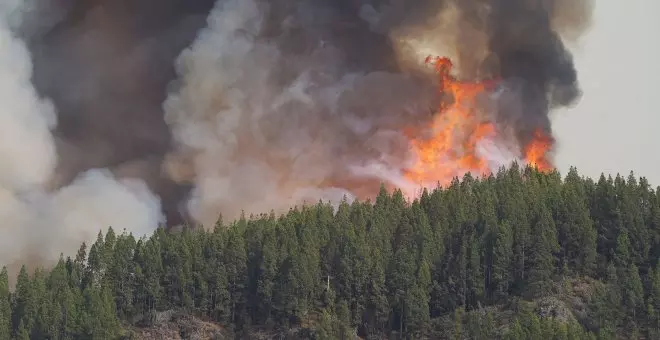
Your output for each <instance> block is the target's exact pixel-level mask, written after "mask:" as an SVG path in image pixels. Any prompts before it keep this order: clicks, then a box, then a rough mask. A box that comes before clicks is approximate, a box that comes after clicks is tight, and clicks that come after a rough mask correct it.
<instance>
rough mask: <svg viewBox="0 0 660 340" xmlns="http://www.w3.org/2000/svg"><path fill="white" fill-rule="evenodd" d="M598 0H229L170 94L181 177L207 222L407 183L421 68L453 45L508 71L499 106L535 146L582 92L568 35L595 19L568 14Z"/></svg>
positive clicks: (484, 64)
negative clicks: (552, 116) (559, 110)
mask: <svg viewBox="0 0 660 340" xmlns="http://www.w3.org/2000/svg"><path fill="white" fill-rule="evenodd" d="M588 6H590V4H589V3H587V2H586V1H573V2H568V1H524V0H519V1H503V0H500V1H485V0H471V1H465V0H461V1H458V0H456V1H444V2H442V1H412V2H411V1H405V2H404V1H394V0H392V1H361V2H346V1H323V0H316V1H304V2H290V1H259V0H240V1H239V0H224V1H218V2H217V3H216V6H215V8H214V9H213V11H212V13H211V14H210V16H209V18H208V27H207V28H206V29H204V30H203V31H202V32H201V33H200V34H199V36H198V37H197V40H196V41H195V42H194V44H193V45H192V46H191V47H190V48H189V49H187V50H186V51H184V52H183V54H182V55H181V57H180V59H179V61H178V64H177V66H178V73H179V75H180V77H181V78H180V79H179V84H178V89H177V90H176V91H175V92H174V93H173V94H172V95H171V96H170V97H169V98H168V100H167V101H166V102H165V120H166V122H167V123H168V124H169V126H170V127H171V129H172V132H173V136H174V140H175V142H176V146H177V149H176V152H175V153H173V154H172V155H171V156H172V157H171V158H170V160H169V162H168V164H167V165H168V166H169V169H170V174H172V175H173V177H174V178H176V179H178V180H181V181H191V182H192V183H193V184H194V190H193V194H192V198H191V200H190V202H189V211H190V213H191V214H192V216H193V217H194V218H195V219H197V220H199V221H203V222H205V223H210V222H212V221H213V219H214V218H215V217H216V216H217V213H218V212H223V213H225V214H227V215H230V216H231V217H234V216H236V214H238V213H240V212H241V210H247V211H248V212H259V211H264V210H267V209H270V208H281V207H286V206H289V205H291V204H293V203H298V202H301V201H302V200H308V201H313V200H316V199H319V198H322V199H337V198H338V196H342V195H347V196H348V197H351V196H352V195H356V194H357V195H362V194H365V193H366V194H367V195H368V194H373V193H374V190H375V186H373V185H370V186H369V184H374V183H378V182H380V181H383V180H384V181H386V182H389V183H391V184H393V185H395V186H407V185H409V183H406V182H405V180H403V179H402V178H401V177H400V175H398V171H397V170H400V169H402V167H403V166H405V164H406V161H407V159H406V146H407V144H406V141H405V138H403V135H402V133H401V132H402V130H403V128H404V127H405V126H407V125H410V124H414V123H413V122H415V121H425V120H428V119H429V117H430V114H429V113H430V112H433V108H434V107H435V103H434V99H435V97H436V96H434V94H433V85H432V84H431V83H430V82H429V79H431V78H429V77H428V75H427V74H424V72H423V71H421V69H420V67H419V66H420V65H421V64H422V62H423V60H424V57H425V56H426V55H425V54H428V53H437V54H440V55H443V54H449V55H450V56H452V58H453V59H454V60H455V61H456V62H457V64H458V66H459V69H460V76H461V77H464V78H466V79H468V80H474V79H481V78H501V79H502V80H503V83H502V84H503V85H502V88H503V90H501V92H506V94H502V95H500V96H501V97H502V100H500V101H498V104H499V106H500V107H498V108H495V109H493V110H491V111H490V114H491V115H493V116H494V117H492V119H493V120H494V121H495V122H496V123H498V124H499V125H503V126H504V128H506V129H508V130H510V131H512V132H513V133H514V134H515V138H517V139H518V140H519V141H520V143H521V145H524V143H526V142H527V141H528V140H529V139H531V138H532V137H533V133H534V131H536V130H538V129H541V130H542V131H546V132H550V120H549V115H548V114H549V110H550V109H551V108H552V107H553V106H554V105H568V104H571V103H572V102H573V101H574V100H575V99H576V98H577V97H578V95H579V89H578V87H577V77H576V73H575V69H574V67H573V64H572V60H571V56H570V54H569V53H568V52H567V50H566V49H565V48H564V45H563V43H562V40H561V37H560V35H559V33H558V32H560V31H566V32H575V29H572V28H577V27H578V26H582V27H583V26H584V22H583V21H582V20H587V19H588V17H585V18H578V19H579V20H578V19H572V20H568V19H564V17H563V15H565V14H566V13H572V11H573V10H575V11H578V12H579V13H589V11H588V10H586V8H588ZM567 7H570V8H571V10H569V9H567ZM560 16H561V17H560ZM505 99H506V100H505ZM514 104H515V105H514ZM500 165H501V164H500ZM374 179H375V180H374ZM365 184H367V185H368V187H366V188H365Z"/></svg>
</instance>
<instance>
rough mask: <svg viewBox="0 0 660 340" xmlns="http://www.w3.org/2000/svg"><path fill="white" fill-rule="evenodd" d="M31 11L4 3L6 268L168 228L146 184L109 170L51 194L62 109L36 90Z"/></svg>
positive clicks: (0, 11)
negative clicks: (119, 235)
mask: <svg viewBox="0 0 660 340" xmlns="http://www.w3.org/2000/svg"><path fill="white" fill-rule="evenodd" d="M25 5H26V3H24V2H22V1H20V0H16V1H14V0H12V1H8V2H7V1H5V2H3V4H2V5H0V75H2V77H0V102H1V103H2V107H3V109H2V110H0V162H1V163H2V164H3V166H2V169H0V220H2V224H1V225H0V233H1V235H2V236H1V237H0V264H8V265H12V264H15V263H17V262H18V261H21V262H23V261H26V260H30V261H36V262H39V263H44V262H49V261H52V260H54V259H57V256H58V255H59V254H60V253H62V252H65V253H70V252H71V251H72V249H75V248H77V247H78V246H79V245H80V243H81V242H83V241H87V242H89V241H93V240H94V239H95V236H96V233H98V232H99V231H100V230H105V229H107V228H108V227H109V226H114V227H115V228H117V229H118V230H121V229H126V230H128V231H130V232H134V233H136V234H137V235H144V234H145V233H148V232H150V231H151V230H153V229H154V228H156V227H157V226H158V224H159V223H160V222H162V218H161V216H162V214H161V212H160V210H161V209H160V204H159V199H158V198H157V197H155V196H154V195H153V194H151V192H150V191H149V189H148V188H147V187H146V186H145V185H144V183H143V182H142V181H140V180H131V179H122V180H116V179H115V177H114V176H113V175H112V174H111V173H109V172H108V171H107V170H96V169H89V170H87V171H84V172H82V173H80V174H79V175H77V176H76V177H75V178H74V180H73V181H72V182H71V183H70V184H68V185H65V186H62V187H60V188H57V189H56V190H50V182H51V181H52V179H53V178H54V177H55V174H56V168H57V162H58V155H57V153H56V142H55V137H54V136H53V134H52V131H53V130H54V129H55V128H56V125H57V111H56V109H55V107H54V105H53V103H52V102H51V101H50V100H48V99H45V98H43V97H41V96H40V95H39V94H38V93H37V92H36V91H35V89H34V87H33V86H32V83H31V80H32V79H31V77H32V75H33V73H32V63H31V59H30V54H29V51H28V49H27V47H26V45H25V44H24V42H23V41H21V40H20V39H19V38H18V36H17V34H16V30H15V29H16V28H18V27H19V26H20V22H18V21H17V18H20V17H21V15H23V14H24V13H23V12H22V10H24V9H25V7H22V6H25ZM10 18H11V20H10Z"/></svg>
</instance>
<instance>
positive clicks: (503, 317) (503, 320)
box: [0, 165, 660, 339]
mask: <svg viewBox="0 0 660 340" xmlns="http://www.w3.org/2000/svg"><path fill="white" fill-rule="evenodd" d="M115 227H117V228H120V227H121V226H115ZM659 258H660V188H659V189H652V188H650V186H649V184H648V183H647V182H646V180H645V179H644V178H637V177H635V176H633V175H632V174H631V175H630V176H628V177H627V178H624V177H621V176H617V177H615V178H611V177H605V176H601V177H600V178H599V179H598V180H596V181H594V180H592V179H589V178H584V177H582V176H580V175H579V174H578V172H577V170H575V169H572V170H571V171H570V172H569V173H568V174H567V175H566V177H565V178H563V179H562V177H560V175H559V174H558V173H556V172H552V173H541V172H538V171H536V170H534V169H531V168H524V169H521V168H519V167H518V166H516V165H514V166H513V167H511V168H510V169H508V170H500V171H499V172H498V173H497V174H494V175H493V176H490V177H488V178H485V179H478V180H477V179H474V178H472V177H470V176H466V177H465V178H463V179H462V180H460V181H459V180H455V181H454V182H453V183H452V184H451V185H450V186H448V187H447V188H438V189H435V190H432V191H424V192H423V193H422V194H421V196H420V198H419V199H418V200H415V201H414V202H406V201H405V199H404V197H403V195H402V194H401V192H394V193H391V194H390V193H387V192H386V191H385V190H384V189H383V190H381V193H380V194H379V195H378V197H377V198H376V199H375V202H353V203H350V204H349V203H347V202H343V203H341V204H340V205H339V206H338V207H337V208H336V209H334V208H333V207H332V206H331V205H329V204H325V203H318V204H316V205H309V206H305V207H299V208H293V209H291V210H290V211H289V212H288V213H287V214H284V215H282V216H277V215H275V214H274V213H271V214H266V215H262V216H253V217H246V218H242V219H240V220H238V221H233V222H227V221H222V220H219V221H218V223H217V224H216V226H215V227H214V228H208V229H207V230H204V229H202V228H187V229H184V230H183V231H181V232H166V231H165V230H163V229H159V230H157V231H156V232H155V233H154V234H153V235H151V236H150V237H148V238H144V239H136V238H135V237H133V236H132V235H130V234H125V233H119V234H118V233H116V232H115V231H114V230H113V229H112V228H110V229H109V230H108V231H107V232H106V233H105V235H102V234H100V233H99V236H98V239H97V241H96V242H95V243H94V244H92V245H91V246H87V245H85V244H83V245H82V246H81V247H80V249H79V250H78V252H77V255H76V256H73V257H71V258H64V257H63V258H62V259H61V260H60V261H59V263H58V264H57V265H56V266H55V267H54V268H52V269H51V270H41V269H38V270H36V271H32V270H31V271H28V269H26V268H25V267H23V269H22V270H21V272H20V273H19V274H18V277H17V278H16V282H17V283H16V286H15V289H11V291H12V292H11V293H10V289H9V285H8V275H7V271H6V270H3V271H2V273H1V274H0V339H14V338H15V339H115V338H122V337H124V338H144V339H150V338H157V337H159V338H176V337H177V336H178V337H180V338H212V337H215V338H219V339H222V338H227V339H229V338H246V339H258V338H273V337H275V335H279V336H281V337H279V338H284V337H285V338H290V339H310V338H311V339H351V338H353V337H355V336H359V337H361V338H366V339H388V338H391V339H397V338H402V337H403V338H407V339H493V338H503V339H539V338H545V339H616V338H621V339H623V338H625V339H654V338H655V339H657V338H660V267H658V266H659V262H658V259H659ZM201 331H204V332H201ZM158 332H161V333H158ZM163 332H165V333H163ZM166 332H169V333H166ZM177 332H178V335H176V334H177ZM200 332H201V333H200Z"/></svg>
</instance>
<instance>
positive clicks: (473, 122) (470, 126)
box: [404, 56, 552, 185]
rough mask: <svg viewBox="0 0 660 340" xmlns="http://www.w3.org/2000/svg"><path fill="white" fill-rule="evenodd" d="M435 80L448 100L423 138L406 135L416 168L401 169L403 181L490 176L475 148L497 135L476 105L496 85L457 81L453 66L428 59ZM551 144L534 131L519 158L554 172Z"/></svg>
mask: <svg viewBox="0 0 660 340" xmlns="http://www.w3.org/2000/svg"><path fill="white" fill-rule="evenodd" d="M426 63H427V64H432V65H433V66H434V67H435V71H436V72H437V74H438V76H439V83H440V85H439V92H440V93H441V94H442V95H447V96H448V97H450V100H448V101H444V100H443V103H442V104H441V105H440V107H439V109H438V112H437V114H436V115H435V116H434V118H433V120H432V122H431V124H430V126H428V127H427V130H428V131H427V134H430V135H428V136H425V135H424V134H422V136H421V137H420V133H419V132H418V131H415V132H416V133H410V132H408V134H407V135H408V138H409V139H410V145H411V147H412V150H411V151H412V154H413V156H414V159H415V161H414V163H413V164H412V166H410V167H409V168H408V169H406V170H405V172H404V175H405V177H406V178H407V179H408V180H410V181H412V182H414V183H417V184H421V185H425V184H431V183H439V184H441V185H444V184H447V183H449V182H450V181H451V180H452V179H453V178H454V177H456V176H462V175H463V174H465V173H467V172H470V173H472V174H475V175H486V174H489V173H490V172H491V169H490V168H489V164H488V160H487V159H485V158H484V157H482V155H480V154H479V152H478V146H479V144H480V143H481V142H483V141H485V140H487V139H491V140H492V139H494V137H496V136H497V129H496V126H495V124H493V123H492V122H489V121H488V120H487V119H485V118H483V117H480V114H479V106H478V103H477V100H478V97H479V95H480V94H482V93H484V92H487V91H491V90H492V89H493V88H494V86H495V85H497V83H498V80H486V81H481V82H465V81H459V80H457V79H456V78H455V77H454V76H452V75H451V71H452V68H453V64H452V62H451V60H450V59H449V58H446V57H430V56H429V57H427V58H426ZM551 147H552V139H551V138H550V137H548V136H546V135H545V134H544V133H543V132H542V131H540V130H537V131H536V132H535V133H534V136H533V139H532V140H531V141H530V142H529V143H528V145H526V146H525V147H524V148H523V150H522V155H521V158H522V159H523V160H524V161H525V162H526V163H528V164H530V165H532V166H535V167H537V168H538V169H539V170H541V171H546V170H549V169H551V168H552V164H551V162H550V161H549V159H548V151H549V150H550V149H551Z"/></svg>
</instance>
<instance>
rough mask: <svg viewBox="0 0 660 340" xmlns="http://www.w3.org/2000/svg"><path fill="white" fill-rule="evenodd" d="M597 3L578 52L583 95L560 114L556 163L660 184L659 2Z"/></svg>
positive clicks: (563, 167) (623, 0)
mask: <svg viewBox="0 0 660 340" xmlns="http://www.w3.org/2000/svg"><path fill="white" fill-rule="evenodd" d="M595 2H596V8H595V16H594V22H593V25H592V26H591V29H590V31H589V32H588V33H587V34H586V35H585V36H584V37H583V38H582V40H581V42H580V46H578V47H577V48H575V49H573V51H574V56H575V61H576V64H577V69H578V75H579V78H580V82H581V84H582V89H583V91H584V95H583V97H582V100H581V101H580V102H579V103H578V104H577V105H576V106H575V107H574V108H572V109H569V110H565V111H558V112H555V113H554V118H553V128H554V130H555V134H556V136H557V140H558V145H557V153H556V160H557V165H558V167H559V168H560V170H561V171H562V173H563V174H565V173H566V171H567V169H568V167H569V166H571V165H574V166H576V167H577V168H578V170H579V171H580V172H581V173H582V174H584V175H587V176H591V177H597V176H599V175H600V173H601V172H605V173H612V174H615V173H617V172H620V173H622V174H624V175H628V173H629V172H630V170H633V171H634V172H635V174H637V175H641V176H644V177H647V178H648V179H649V181H650V183H651V185H652V186H657V185H660V85H659V82H660V67H659V66H658V64H659V63H660V17H659V15H660V1H659V0H595Z"/></svg>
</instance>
